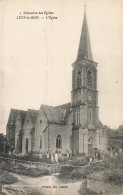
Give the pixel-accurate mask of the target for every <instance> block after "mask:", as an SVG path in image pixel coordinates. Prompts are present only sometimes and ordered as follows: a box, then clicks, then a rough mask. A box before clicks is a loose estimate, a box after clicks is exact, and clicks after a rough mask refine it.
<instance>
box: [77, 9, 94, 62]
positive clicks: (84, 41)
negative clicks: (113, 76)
mask: <svg viewBox="0 0 123 195" xmlns="http://www.w3.org/2000/svg"><path fill="white" fill-rule="evenodd" d="M83 58H86V59H88V60H91V61H93V57H92V51H91V44H90V37H89V30H88V24H87V18H86V12H85V13H84V19H83V25H82V32H81V36H80V42H79V49H78V55H77V59H76V62H77V61H80V60H82V59H83Z"/></svg>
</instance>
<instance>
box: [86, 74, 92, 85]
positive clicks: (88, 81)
mask: <svg viewBox="0 0 123 195" xmlns="http://www.w3.org/2000/svg"><path fill="white" fill-rule="evenodd" d="M87 84H88V85H90V86H91V85H92V74H91V71H90V70H88V72H87Z"/></svg>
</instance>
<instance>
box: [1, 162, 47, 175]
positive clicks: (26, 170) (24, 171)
mask: <svg viewBox="0 0 123 195" xmlns="http://www.w3.org/2000/svg"><path fill="white" fill-rule="evenodd" d="M3 169H4V170H7V171H9V172H12V173H17V174H21V175H26V176H30V177H41V176H44V175H49V174H50V173H49V170H47V169H44V170H40V169H38V168H31V167H25V166H23V165H18V166H14V165H12V164H10V163H9V162H7V163H5V164H4V165H3Z"/></svg>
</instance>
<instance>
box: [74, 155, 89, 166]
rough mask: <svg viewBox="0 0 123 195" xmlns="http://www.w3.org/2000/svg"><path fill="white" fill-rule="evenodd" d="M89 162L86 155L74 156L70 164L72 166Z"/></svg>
mask: <svg viewBox="0 0 123 195" xmlns="http://www.w3.org/2000/svg"><path fill="white" fill-rule="evenodd" d="M88 163H89V159H88V157H86V156H84V155H83V156H75V158H74V159H73V160H72V161H71V164H72V165H74V166H85V165H87V164H88Z"/></svg>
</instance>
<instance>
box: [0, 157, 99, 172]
mask: <svg viewBox="0 0 123 195" xmlns="http://www.w3.org/2000/svg"><path fill="white" fill-rule="evenodd" d="M0 160H2V161H4V162H9V163H11V164H12V165H15V166H16V165H23V166H25V167H28V168H30V167H31V168H38V169H40V170H44V169H48V170H49V172H50V173H60V168H61V167H62V166H64V167H73V168H75V169H76V170H77V171H78V172H80V173H82V172H83V171H85V170H91V169H93V167H95V165H97V164H99V163H100V162H102V160H101V161H95V162H91V163H90V164H89V165H85V166H73V165H69V164H63V163H55V164H47V163H42V162H32V161H24V160H18V159H12V158H5V157H0Z"/></svg>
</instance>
